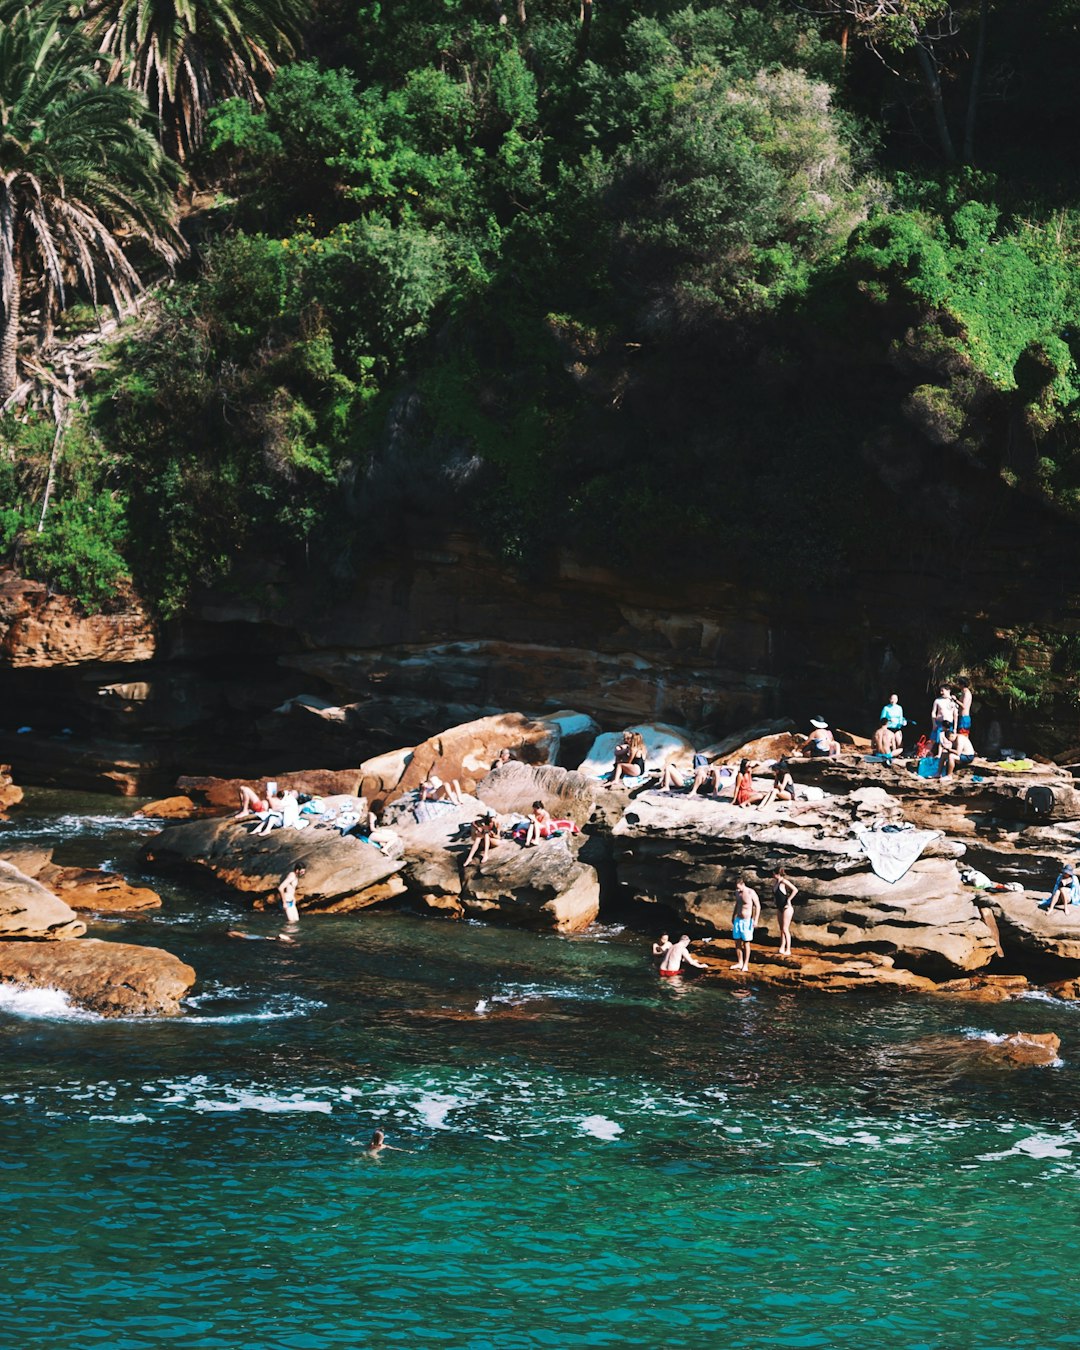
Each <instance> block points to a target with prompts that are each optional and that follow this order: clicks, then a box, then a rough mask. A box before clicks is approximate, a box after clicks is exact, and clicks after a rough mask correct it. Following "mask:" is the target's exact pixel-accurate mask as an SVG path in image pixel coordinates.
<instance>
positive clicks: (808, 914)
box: [612, 788, 998, 973]
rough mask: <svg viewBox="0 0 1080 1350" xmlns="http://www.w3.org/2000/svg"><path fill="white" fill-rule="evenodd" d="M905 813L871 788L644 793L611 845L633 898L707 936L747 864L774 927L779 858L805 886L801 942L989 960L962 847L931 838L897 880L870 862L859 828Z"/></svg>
mask: <svg viewBox="0 0 1080 1350" xmlns="http://www.w3.org/2000/svg"><path fill="white" fill-rule="evenodd" d="M901 818H902V812H901V811H900V808H899V807H898V805H897V804H896V803H895V802H894V801H892V800H891V799H890V798H889V797H888V795H887V794H885V793H884V792H882V791H880V790H879V789H875V788H865V789H860V790H859V791H857V792H853V793H851V794H849V795H848V796H847V797H845V798H834V799H830V800H826V801H824V802H821V803H810V804H807V805H806V806H799V807H795V808H791V807H784V806H773V807H770V808H768V809H763V810H758V809H750V810H739V809H738V808H735V807H733V806H730V805H728V804H726V803H723V802H715V801H709V800H694V801H690V800H689V799H687V798H677V799H676V798H669V797H667V796H666V794H661V793H649V792H646V793H643V794H641V795H639V796H638V797H637V798H635V800H634V802H633V803H632V804H631V806H630V807H629V808H628V809H627V811H626V813H625V814H624V816H623V818H622V820H621V821H620V822H619V823H618V824H617V825H616V826H615V829H614V832H613V841H612V842H613V849H614V858H615V864H616V869H617V874H618V877H619V880H620V881H621V882H622V883H623V884H624V885H625V886H626V887H627V888H628V889H629V890H630V892H631V893H632V894H634V895H635V896H637V897H639V898H640V899H644V900H652V901H655V902H657V903H660V904H663V905H665V906H667V907H668V908H670V909H672V910H674V911H675V913H677V914H679V915H680V916H681V917H683V918H684V919H686V920H688V921H691V922H693V923H696V924H697V925H699V926H701V927H703V928H705V929H707V930H709V931H712V932H718V933H719V932H723V933H726V932H728V931H729V929H730V923H731V906H732V895H733V890H734V885H735V882H736V881H737V879H738V877H739V876H740V874H742V873H746V872H749V873H751V874H752V875H753V876H754V877H755V878H756V885H757V887H758V889H759V892H760V893H761V895H762V900H763V905H762V919H763V922H764V925H765V926H766V927H767V928H771V929H775V928H776V922H777V921H776V918H775V912H774V911H772V906H771V905H770V904H769V896H768V894H767V888H768V884H769V875H770V873H771V871H772V869H773V868H774V867H776V866H783V867H785V868H786V869H787V873H788V876H789V877H790V879H791V881H792V882H793V883H794V884H795V885H796V886H797V887H798V888H799V895H798V898H797V901H796V906H795V916H794V919H793V921H792V930H791V931H792V935H793V938H794V939H795V941H796V942H798V943H799V944H801V945H803V946H807V947H812V948H814V949H816V950H819V951H829V950H837V951H846V952H852V953H854V952H859V953H864V952H876V953H878V954H883V955H888V956H890V957H892V958H893V959H894V960H895V961H896V962H897V963H898V964H903V965H905V966H911V967H915V968H917V969H920V970H921V971H923V972H924V973H925V972H934V973H944V972H947V971H948V970H950V969H952V970H961V971H966V970H977V969H979V968H980V967H982V966H985V965H986V964H987V962H989V961H990V960H991V958H992V957H993V956H994V955H995V954H996V952H997V949H998V947H997V940H996V937H995V935H994V933H993V932H992V931H991V929H990V928H989V926H988V925H987V924H986V922H985V921H984V919H983V918H982V916H981V914H980V912H979V909H978V906H977V904H976V902H975V900H974V899H973V898H972V894H971V893H970V892H967V891H965V889H964V887H963V885H962V882H961V880H960V876H959V872H958V870H957V867H956V864H955V859H956V857H957V856H958V855H960V854H961V853H962V852H963V848H962V846H958V845H955V844H952V843H950V842H949V841H947V840H938V841H935V842H932V843H931V844H930V845H929V846H928V847H927V848H926V849H925V850H924V851H923V853H922V856H921V857H920V858H919V859H918V861H916V862H915V863H914V864H913V865H912V866H911V868H910V870H909V871H908V872H907V873H906V875H905V876H904V877H903V878H902V879H901V880H899V881H897V882H894V883H890V882H887V881H884V880H882V879H881V878H880V877H879V876H877V875H876V874H875V872H874V871H873V870H872V868H871V866H870V860H869V858H868V857H867V856H866V854H865V853H864V852H863V850H862V848H861V846H860V844H859V840H858V837H857V834H858V831H861V830H866V829H871V828H874V827H877V826H880V825H884V824H897V823H899V821H900V819H901Z"/></svg>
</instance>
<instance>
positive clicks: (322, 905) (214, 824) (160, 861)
mask: <svg viewBox="0 0 1080 1350" xmlns="http://www.w3.org/2000/svg"><path fill="white" fill-rule="evenodd" d="M144 857H145V859H146V861H147V862H151V863H154V864H156V865H158V866H164V867H184V868H190V869H194V870H196V871H200V872H203V873H204V874H206V875H208V876H212V877H214V878H215V879H216V880H217V881H220V882H222V883H223V884H224V885H226V886H229V887H231V888H232V889H233V890H236V891H241V892H244V893H247V894H253V895H261V896H267V895H269V894H271V893H272V892H273V891H274V889H275V888H276V886H277V884H278V882H279V881H280V880H281V878H282V877H283V876H285V874H286V873H287V872H289V871H290V870H291V869H292V868H293V867H294V866H297V865H299V866H302V867H304V868H306V874H305V875H304V876H303V877H301V878H300V883H299V885H298V887H297V892H296V903H297V906H298V908H300V909H304V910H322V911H327V912H329V911H334V912H342V911H345V910H349V909H363V908H365V907H366V906H368V905H373V904H377V903H378V902H379V901H380V900H385V899H388V898H389V897H390V896H393V895H398V894H400V893H401V891H402V890H403V889H404V887H403V884H402V883H401V881H400V880H399V879H398V877H397V874H398V872H400V871H401V866H402V864H401V862H400V861H396V860H394V859H392V858H389V857H387V856H386V854H384V853H382V852H381V851H380V850H379V849H377V848H375V847H374V845H372V844H365V843H363V842H361V840H359V839H354V838H342V836H341V835H339V834H338V833H337V831H336V830H317V829H314V828H310V827H309V828H308V829H304V830H285V829H279V830H272V831H271V832H270V833H269V834H267V835H262V836H259V835H252V834H251V833H250V832H249V830H247V829H245V827H244V826H243V825H239V824H237V823H235V822H234V821H232V820H196V821H190V822H187V823H184V824H179V825H170V826H168V827H166V828H165V829H164V830H162V831H161V833H160V834H157V835H155V836H154V838H153V839H151V840H150V841H149V842H148V843H147V845H146V847H145V849H144Z"/></svg>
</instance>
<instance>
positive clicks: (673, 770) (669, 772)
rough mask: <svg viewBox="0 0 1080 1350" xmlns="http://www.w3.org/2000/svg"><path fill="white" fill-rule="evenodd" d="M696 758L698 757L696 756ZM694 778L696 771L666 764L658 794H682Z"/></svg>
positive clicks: (657, 788) (657, 789)
mask: <svg viewBox="0 0 1080 1350" xmlns="http://www.w3.org/2000/svg"><path fill="white" fill-rule="evenodd" d="M695 758H696V756H695ZM693 777H694V770H693V769H687V768H680V767H679V766H678V765H677V764H665V765H664V767H663V769H662V770H661V773H660V782H659V783H658V784H657V787H656V791H657V792H681V791H682V790H683V788H685V787H686V786H687V784H688V783H690V782H691V781H692V779H693Z"/></svg>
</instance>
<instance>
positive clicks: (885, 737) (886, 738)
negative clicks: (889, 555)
mask: <svg viewBox="0 0 1080 1350" xmlns="http://www.w3.org/2000/svg"><path fill="white" fill-rule="evenodd" d="M870 745H871V747H872V749H873V751H874V754H875V755H882V756H883V757H884V758H885V759H892V757H893V753H894V750H895V747H896V736H895V734H894V733H893V731H892V730H891V728H890V727H889V724H888V722H887V721H886V720H885V718H884V717H883V718H882V719H881V725H880V726H879V727H878V729H877V730H876V731H875V732H874V734H873V736H872V737H871V739H870Z"/></svg>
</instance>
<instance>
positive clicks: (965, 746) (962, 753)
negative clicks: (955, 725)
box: [938, 731, 975, 778]
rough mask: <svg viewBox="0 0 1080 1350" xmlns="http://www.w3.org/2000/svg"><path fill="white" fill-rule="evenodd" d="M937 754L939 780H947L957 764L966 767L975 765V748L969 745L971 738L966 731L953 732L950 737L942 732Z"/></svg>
mask: <svg viewBox="0 0 1080 1350" xmlns="http://www.w3.org/2000/svg"><path fill="white" fill-rule="evenodd" d="M938 752H939V755H940V759H939V768H938V777H939V778H949V777H950V776H951V775H952V773H953V771H954V770H955V769H956V766H957V765H958V764H960V765H963V766H965V767H966V766H967V765H969V764H974V763H975V747H974V746H973V745H972V744H971V738H970V736H968V734H967V732H966V731H954V732H953V733H952V734H951V735H950V734H948V733H947V732H942V735H941V740H940V741H939V742H938Z"/></svg>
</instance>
